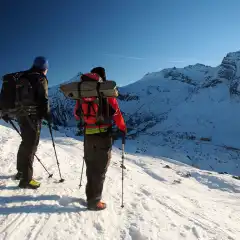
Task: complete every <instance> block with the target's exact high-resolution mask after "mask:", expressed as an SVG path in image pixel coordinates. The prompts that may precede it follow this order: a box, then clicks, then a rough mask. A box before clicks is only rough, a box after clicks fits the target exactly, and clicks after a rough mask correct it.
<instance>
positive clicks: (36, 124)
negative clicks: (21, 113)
mask: <svg viewBox="0 0 240 240" xmlns="http://www.w3.org/2000/svg"><path fill="white" fill-rule="evenodd" d="M18 123H19V126H20V131H21V136H22V142H21V144H20V147H19V150H18V154H17V170H18V171H19V172H22V174H23V175H22V177H23V181H26V182H29V181H31V180H32V177H33V160H34V154H35V153H36V151H37V147H38V144H39V138H40V131H41V120H39V119H36V118H31V117H21V118H18Z"/></svg>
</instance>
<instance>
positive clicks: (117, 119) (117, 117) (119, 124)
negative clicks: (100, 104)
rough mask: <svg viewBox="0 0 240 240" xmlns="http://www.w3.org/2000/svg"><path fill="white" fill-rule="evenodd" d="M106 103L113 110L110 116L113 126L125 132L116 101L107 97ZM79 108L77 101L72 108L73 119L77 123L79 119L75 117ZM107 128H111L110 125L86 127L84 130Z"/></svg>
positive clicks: (124, 125)
mask: <svg viewBox="0 0 240 240" xmlns="http://www.w3.org/2000/svg"><path fill="white" fill-rule="evenodd" d="M107 101H108V103H109V104H110V106H111V107H112V108H113V109H114V110H115V113H114V114H113V116H112V117H113V120H114V122H115V124H116V125H117V127H118V128H119V129H120V130H121V131H123V132H125V131H126V124H125V122H124V119H123V116H122V113H121V111H120V108H119V105H118V102H117V99H116V98H112V97H109V98H107ZM79 107H80V102H79V101H77V102H76V105H75V108H74V116H75V119H76V120H78V121H79V120H80V117H79V116H78V115H77V110H78V109H79ZM109 127H111V125H110V124H105V125H100V126H96V127H95V126H88V125H87V126H86V129H95V128H96V129H99V128H100V129H101V128H109Z"/></svg>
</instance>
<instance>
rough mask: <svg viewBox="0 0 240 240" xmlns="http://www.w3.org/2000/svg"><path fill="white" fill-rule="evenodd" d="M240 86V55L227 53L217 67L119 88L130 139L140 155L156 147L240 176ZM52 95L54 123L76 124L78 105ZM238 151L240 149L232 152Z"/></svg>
mask: <svg viewBox="0 0 240 240" xmlns="http://www.w3.org/2000/svg"><path fill="white" fill-rule="evenodd" d="M74 79H76V78H74ZM239 83H240V51H239V52H233V53H228V54H227V55H226V56H225V57H224V58H223V60H222V63H221V64H220V65H219V66H217V67H210V66H205V65H203V64H196V65H190V66H187V67H185V68H169V69H164V70H162V71H160V72H153V73H149V74H146V75H145V76H144V77H143V78H142V79H141V80H139V81H137V82H135V83H132V84H129V85H128V86H125V87H122V88H120V93H121V96H120V97H119V103H120V107H121V110H122V111H123V112H124V117H125V120H126V122H127V126H128V138H129V139H137V142H136V145H135V146H136V149H135V152H139V153H144V152H149V150H148V149H150V146H151V151H153V148H155V149H156V150H155V151H154V154H155V155H156V156H161V157H162V156H165V157H172V158H175V155H176V154H177V155H178V156H179V158H178V159H179V161H181V162H185V163H187V164H190V165H194V166H195V165H196V166H199V167H200V168H202V169H206V170H213V169H212V168H213V167H212V163H213V162H214V163H218V164H214V170H215V171H218V172H228V173H231V174H236V175H240V169H239V166H238V165H239V163H238V159H239V157H240V156H239V152H240V144H239V141H238V140H239V136H240V126H239V119H240V110H239V109H240V108H239V100H240V99H239V95H240V90H239ZM50 97H51V101H52V108H53V114H54V116H55V122H56V123H57V124H59V125H63V126H64V127H71V126H76V123H75V121H74V119H73V113H72V112H73V106H74V102H72V101H70V100H69V99H66V98H65V97H64V96H63V94H62V93H60V92H59V90H58V88H57V87H56V88H54V89H50ZM203 139H204V140H203ZM142 142H145V146H144V147H143V145H142V144H141V143H142ZM138 143H139V146H138ZM207 144H208V145H207ZM209 145H211V147H214V146H215V148H216V149H215V153H214V154H213V155H206V154H207V153H205V150H204V149H206V148H207V147H208V146H209ZM216 146H218V147H216ZM219 146H220V147H219ZM226 147H227V149H228V150H227V152H226ZM169 148H171V149H172V151H166V149H169ZM234 148H235V149H239V151H238V150H236V151H233V150H229V149H234ZM160 149H161V150H160ZM164 152H167V154H166V155H164ZM170 152H171V154H170V155H169V153H170ZM206 152H208V151H207V150H206ZM151 154H152V152H151ZM209 162H210V163H211V164H209Z"/></svg>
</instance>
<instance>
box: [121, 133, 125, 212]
mask: <svg viewBox="0 0 240 240" xmlns="http://www.w3.org/2000/svg"><path fill="white" fill-rule="evenodd" d="M125 142H126V136H125V134H124V135H123V137H122V165H121V168H122V205H121V207H122V208H124V203H123V194H124V193H123V190H124V189H123V187H124V185H123V184H124V183H123V181H124V168H125V166H124V159H125V155H124V151H125Z"/></svg>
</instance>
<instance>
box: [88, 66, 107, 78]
mask: <svg viewBox="0 0 240 240" xmlns="http://www.w3.org/2000/svg"><path fill="white" fill-rule="evenodd" d="M91 73H97V74H98V75H99V76H100V77H101V78H102V80H103V81H106V80H107V79H106V72H105V69H104V68H103V67H95V68H93V69H92V70H91Z"/></svg>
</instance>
